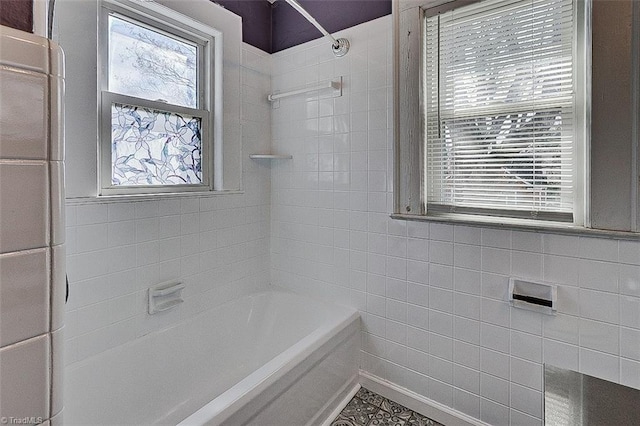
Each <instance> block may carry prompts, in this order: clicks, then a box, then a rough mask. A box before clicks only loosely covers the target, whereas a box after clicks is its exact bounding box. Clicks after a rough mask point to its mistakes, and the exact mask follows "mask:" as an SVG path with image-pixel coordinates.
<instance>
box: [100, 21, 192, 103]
mask: <svg viewBox="0 0 640 426" xmlns="http://www.w3.org/2000/svg"><path fill="white" fill-rule="evenodd" d="M197 53H198V49H197V46H196V45H195V44H192V43H190V42H187V41H186V40H181V39H178V38H175V37H171V36H168V35H165V34H162V33H160V32H157V31H153V30H150V29H148V28H146V27H144V26H142V25H137V24H135V23H133V22H131V21H128V20H124V19H120V18H118V17H115V16H109V88H108V90H109V91H111V92H115V93H120V94H122V95H128V96H135V97H138V98H143V99H148V100H152V101H157V100H159V101H162V102H167V103H169V104H174V105H180V106H185V107H188V108H198V96H197V81H198V79H197V75H198V72H197V64H198V61H197Z"/></svg>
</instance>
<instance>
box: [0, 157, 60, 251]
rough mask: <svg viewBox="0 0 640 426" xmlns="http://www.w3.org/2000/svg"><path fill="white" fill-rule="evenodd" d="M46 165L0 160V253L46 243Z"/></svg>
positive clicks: (47, 193)
mask: <svg viewBox="0 0 640 426" xmlns="http://www.w3.org/2000/svg"><path fill="white" fill-rule="evenodd" d="M48 187H49V185H48V167H47V164H46V162H32V161H29V162H17V163H16V162H5V161H2V160H0V218H1V219H0V253H8V252H12V251H18V250H28V249H32V248H38V247H44V246H47V245H48V243H49V214H48V212H49V190H48Z"/></svg>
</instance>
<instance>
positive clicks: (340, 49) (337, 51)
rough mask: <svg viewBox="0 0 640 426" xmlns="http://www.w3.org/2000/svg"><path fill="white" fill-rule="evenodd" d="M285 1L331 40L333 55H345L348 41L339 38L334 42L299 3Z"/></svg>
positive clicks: (292, 0) (294, 0)
mask: <svg viewBox="0 0 640 426" xmlns="http://www.w3.org/2000/svg"><path fill="white" fill-rule="evenodd" d="M285 1H286V2H287V3H289V4H290V5H291V7H293V8H294V9H295V10H297V11H298V12H299V13H300V14H301V15H302V16H304V17H305V19H306V20H307V21H309V22H311V23H312V24H313V25H314V26H315V27H316V28H317V29H318V30H319V31H320V32H321V33H322V34H323V35H324V36H325V37H327V38H329V39H330V40H331V50H332V51H333V54H334V55H336V56H338V57H340V56H344V55H346V54H347V52H348V51H349V40H347V39H346V38H339V39H337V40H336V39H335V38H334V37H333V36H332V35H331V34H329V32H328V31H327V30H325V29H324V28H323V27H322V25H320V24H319V23H318V21H316V20H315V18H314V17H313V16H311V14H310V13H309V12H307V11H306V10H305V8H304V7H302V5H300V3H298V1H297V0H285Z"/></svg>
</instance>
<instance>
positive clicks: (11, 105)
mask: <svg viewBox="0 0 640 426" xmlns="http://www.w3.org/2000/svg"><path fill="white" fill-rule="evenodd" d="M3 53H4V52H3ZM48 106H49V99H48V77H47V76H46V75H44V74H40V73H37V72H33V71H27V70H24V69H22V70H21V69H16V68H9V67H2V68H0V159H22V160H46V159H47V156H48V150H49V146H48V135H49V120H48V119H47V118H48V115H49V114H48Z"/></svg>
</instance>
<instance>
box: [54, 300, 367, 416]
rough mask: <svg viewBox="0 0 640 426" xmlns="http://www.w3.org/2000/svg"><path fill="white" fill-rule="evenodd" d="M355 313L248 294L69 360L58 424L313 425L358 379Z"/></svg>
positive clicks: (337, 308)
mask: <svg viewBox="0 0 640 426" xmlns="http://www.w3.org/2000/svg"><path fill="white" fill-rule="evenodd" d="M358 321H359V316H358V313H357V312H356V311H355V310H353V309H350V308H345V307H339V306H333V305H329V304H324V303H322V302H318V301H316V300H313V299H308V298H306V297H302V296H299V295H295V294H292V293H287V292H283V291H268V292H262V293H256V294H253V295H250V296H247V297H243V298H241V299H237V300H234V301H232V302H229V303H226V304H224V305H222V306H220V307H218V308H215V309H212V310H211V311H207V312H204V313H202V314H200V315H198V316H196V317H194V318H192V319H190V320H188V321H185V322H183V323H180V324H178V325H176V326H175V327H172V328H169V329H166V330H162V331H159V332H155V333H152V334H149V335H147V336H145V337H143V338H141V339H138V340H136V341H134V342H131V343H129V344H126V345H123V346H121V347H117V348H114V349H111V350H108V351H106V352H103V353H101V354H99V355H96V356H94V357H92V358H89V359H87V360H84V361H82V362H80V363H78V364H74V365H72V366H71V367H70V368H67V369H66V371H65V375H66V376H65V390H64V392H65V393H64V395H65V407H64V420H65V424H67V425H76V424H77V425H90V424H110V425H124V424H130V425H142V424H171V425H175V424H180V425H204V424H206V425H244V424H254V425H260V426H266V425H295V426H301V425H305V424H308V425H312V424H320V423H322V422H323V421H324V420H326V418H327V416H329V415H330V413H331V412H332V411H333V410H334V409H335V408H336V406H337V405H338V404H339V403H340V401H341V400H342V399H343V398H344V397H345V395H346V394H347V393H348V392H349V391H350V390H351V388H352V387H353V386H355V385H356V383H357V374H358V351H359V347H360V343H359V337H358V336H359V333H358V329H359V322H358Z"/></svg>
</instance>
